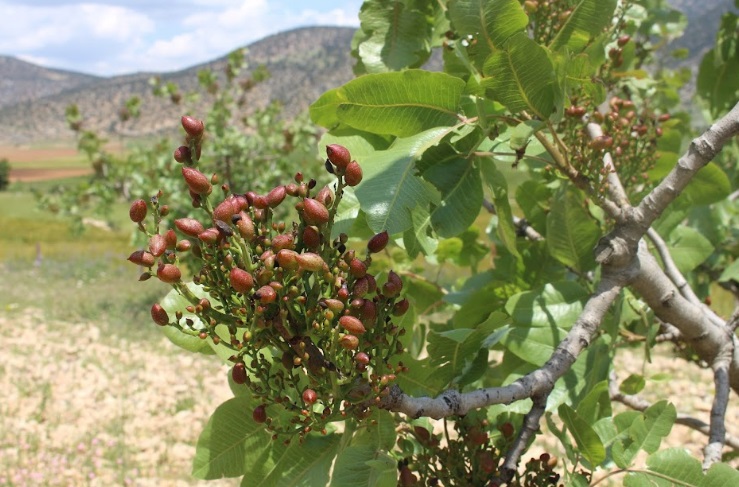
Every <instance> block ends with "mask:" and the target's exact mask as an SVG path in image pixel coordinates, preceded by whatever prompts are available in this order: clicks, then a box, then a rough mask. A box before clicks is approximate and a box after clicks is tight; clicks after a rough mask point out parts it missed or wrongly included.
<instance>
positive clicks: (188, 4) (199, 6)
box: [0, 0, 362, 76]
mask: <svg viewBox="0 0 739 487" xmlns="http://www.w3.org/2000/svg"><path fill="white" fill-rule="evenodd" d="M361 4H362V1H361V0H314V1H300V0H173V1H156V0H129V1H121V0H88V1H85V2H79V1H73V0H41V1H22V2H21V1H14V0H0V19H3V27H2V29H0V54H2V55H8V56H15V57H18V58H20V59H23V60H26V61H30V62H33V63H36V64H40V65H43V66H47V67H53V68H62V69H70V70H74V71H81V72H84V73H90V74H97V75H102V76H110V75H116V74H124V73H132V72H136V71H172V70H177V69H182V68H186V67H188V66H192V65H193V64H197V63H200V62H203V61H208V60H210V59H213V58H215V57H218V56H222V55H224V54H226V53H227V52H229V51H231V50H232V49H234V48H236V47H239V46H243V45H246V44H249V43H251V42H253V41H256V40H258V39H261V38H263V37H265V36H268V35H270V34H274V33H276V32H280V31H283V30H287V29H291V28H294V27H299V26H306V25H340V26H358V25H359V22H358V20H357V14H358V12H359V7H360V6H361Z"/></svg>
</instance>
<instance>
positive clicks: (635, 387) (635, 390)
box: [618, 374, 647, 396]
mask: <svg viewBox="0 0 739 487" xmlns="http://www.w3.org/2000/svg"><path fill="white" fill-rule="evenodd" d="M646 384H647V381H645V380H644V376H643V375H639V374H631V375H630V376H628V377H627V378H626V380H624V381H623V382H622V383H621V385H620V386H619V387H618V390H619V391H621V392H623V393H624V394H628V395H630V396H633V395H634V394H639V393H640V392H641V391H642V389H644V386H645V385H646Z"/></svg>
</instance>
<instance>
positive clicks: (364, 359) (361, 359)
mask: <svg viewBox="0 0 739 487" xmlns="http://www.w3.org/2000/svg"><path fill="white" fill-rule="evenodd" d="M354 361H355V362H356V363H358V364H362V365H367V364H368V363H369V361H370V358H369V355H367V354H366V353H364V352H357V354H356V355H354Z"/></svg>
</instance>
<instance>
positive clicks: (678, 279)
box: [647, 228, 724, 326]
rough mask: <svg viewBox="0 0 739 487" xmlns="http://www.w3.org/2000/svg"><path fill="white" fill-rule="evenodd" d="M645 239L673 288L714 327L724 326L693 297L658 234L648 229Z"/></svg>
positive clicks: (691, 291)
mask: <svg viewBox="0 0 739 487" xmlns="http://www.w3.org/2000/svg"><path fill="white" fill-rule="evenodd" d="M647 237H648V238H649V240H650V241H651V242H652V244H653V245H654V248H655V249H657V253H658V254H659V257H660V259H662V265H663V266H664V271H665V274H666V275H667V277H669V278H670V280H671V281H672V282H673V283H674V284H675V287H677V289H678V291H680V294H681V295H682V296H683V297H684V298H685V299H687V300H688V301H690V302H691V303H692V304H694V305H695V306H698V307H700V308H701V310H702V311H703V313H704V314H705V315H706V317H707V318H708V319H709V320H711V322H712V323H713V324H714V325H716V326H724V321H723V320H722V319H721V318H719V317H718V316H717V315H716V313H714V312H713V310H711V309H710V308H709V307H708V306H706V305H705V304H704V303H703V302H702V301H701V300H700V299H698V296H696V295H695V293H694V292H693V288H692V287H690V285H689V284H688V281H687V280H686V279H685V277H684V276H683V275H682V273H681V272H680V270H679V269H678V268H677V266H676V265H675V261H674V260H672V255H670V251H669V249H668V248H667V244H666V243H665V241H664V240H662V237H661V236H660V234H659V233H657V231H656V230H655V229H654V228H650V229H649V230H647Z"/></svg>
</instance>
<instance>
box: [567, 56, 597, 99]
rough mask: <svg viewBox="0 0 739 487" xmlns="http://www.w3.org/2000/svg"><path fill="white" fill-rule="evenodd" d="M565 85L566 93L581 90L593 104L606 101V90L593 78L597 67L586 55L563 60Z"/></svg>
mask: <svg viewBox="0 0 739 487" xmlns="http://www.w3.org/2000/svg"><path fill="white" fill-rule="evenodd" d="M562 62H565V63H566V65H565V68H566V71H565V83H566V91H567V93H573V92H576V91H577V90H579V89H582V90H583V91H584V92H585V94H587V95H588V96H589V97H590V98H591V99H592V101H593V103H594V104H596V105H597V104H600V103H603V101H604V100H605V99H606V88H605V86H604V85H603V82H602V81H600V80H599V79H598V78H596V77H595V73H596V71H597V67H596V66H594V65H593V63H592V62H591V60H590V57H589V56H588V55H587V54H584V53H583V54H579V55H577V56H575V57H573V58H565V59H564V60H563V61H562Z"/></svg>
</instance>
